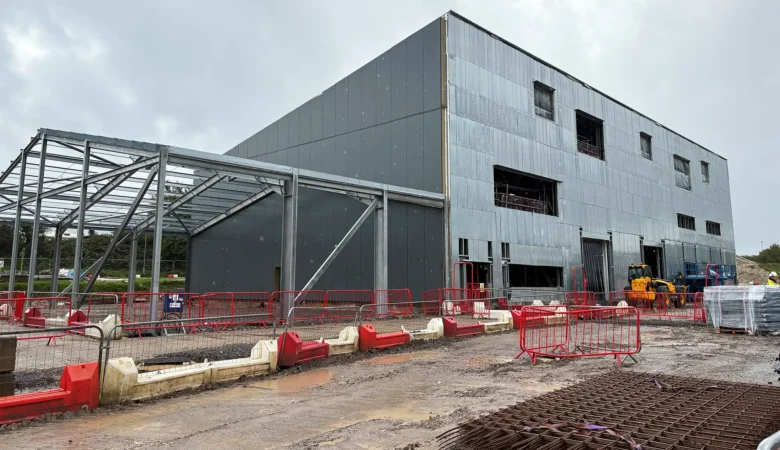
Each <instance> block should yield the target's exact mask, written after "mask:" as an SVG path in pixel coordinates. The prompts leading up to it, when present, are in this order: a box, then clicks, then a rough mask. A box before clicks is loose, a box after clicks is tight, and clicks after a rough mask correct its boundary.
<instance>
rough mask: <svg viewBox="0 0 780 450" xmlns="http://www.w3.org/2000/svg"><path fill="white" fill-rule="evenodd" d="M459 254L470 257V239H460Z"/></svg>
mask: <svg viewBox="0 0 780 450" xmlns="http://www.w3.org/2000/svg"><path fill="white" fill-rule="evenodd" d="M458 256H460V257H461V258H466V259H468V257H469V240H468V239H458Z"/></svg>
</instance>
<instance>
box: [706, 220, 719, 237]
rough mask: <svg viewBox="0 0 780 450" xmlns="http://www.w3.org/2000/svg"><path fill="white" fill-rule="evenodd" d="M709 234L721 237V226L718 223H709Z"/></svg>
mask: <svg viewBox="0 0 780 450" xmlns="http://www.w3.org/2000/svg"><path fill="white" fill-rule="evenodd" d="M707 234H713V235H715V236H720V224H719V223H718V222H710V221H709V220H708V221H707Z"/></svg>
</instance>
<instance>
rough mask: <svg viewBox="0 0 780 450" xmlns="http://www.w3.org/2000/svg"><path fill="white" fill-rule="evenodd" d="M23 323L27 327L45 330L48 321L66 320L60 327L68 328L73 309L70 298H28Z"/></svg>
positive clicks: (25, 303) (25, 302) (25, 301)
mask: <svg viewBox="0 0 780 450" xmlns="http://www.w3.org/2000/svg"><path fill="white" fill-rule="evenodd" d="M22 301H24V305H25V309H24V315H23V316H22V322H23V323H24V325H25V326H28V327H33V328H44V327H45V326H46V319H56V318H64V319H66V321H65V322H64V323H62V324H59V325H58V326H67V325H69V324H68V322H67V321H68V320H70V317H71V311H72V310H73V307H72V305H71V301H70V299H69V298H68V297H44V298H26V299H22Z"/></svg>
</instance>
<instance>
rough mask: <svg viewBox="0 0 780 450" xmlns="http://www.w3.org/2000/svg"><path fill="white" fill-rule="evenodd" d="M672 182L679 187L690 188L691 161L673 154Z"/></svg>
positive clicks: (687, 189) (688, 189)
mask: <svg viewBox="0 0 780 450" xmlns="http://www.w3.org/2000/svg"><path fill="white" fill-rule="evenodd" d="M674 172H675V173H674V182H675V184H676V185H677V187H678V188H680V189H685V190H686V191H690V190H691V163H690V161H688V160H687V159H685V158H683V157H681V156H677V155H674Z"/></svg>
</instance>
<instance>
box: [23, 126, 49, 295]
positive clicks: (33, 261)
mask: <svg viewBox="0 0 780 450" xmlns="http://www.w3.org/2000/svg"><path fill="white" fill-rule="evenodd" d="M47 145H48V142H47V141H46V135H43V137H42V143H41V159H40V163H39V164H38V190H37V192H36V194H35V213H34V215H33V227H32V242H31V243H30V264H28V271H27V298H30V297H32V293H33V292H34V291H35V271H36V270H35V269H36V268H37V266H38V233H39V231H40V229H41V202H42V201H43V199H42V198H41V194H42V193H43V175H44V173H45V172H46V147H47Z"/></svg>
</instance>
